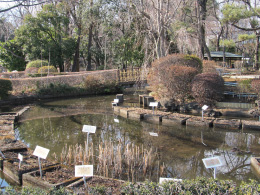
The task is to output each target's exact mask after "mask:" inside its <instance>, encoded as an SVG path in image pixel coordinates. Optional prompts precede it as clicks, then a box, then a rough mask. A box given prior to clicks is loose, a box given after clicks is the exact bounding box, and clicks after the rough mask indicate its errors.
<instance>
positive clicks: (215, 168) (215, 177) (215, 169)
mask: <svg viewBox="0 0 260 195" xmlns="http://www.w3.org/2000/svg"><path fill="white" fill-rule="evenodd" d="M216 169H217V168H216V167H214V179H216Z"/></svg>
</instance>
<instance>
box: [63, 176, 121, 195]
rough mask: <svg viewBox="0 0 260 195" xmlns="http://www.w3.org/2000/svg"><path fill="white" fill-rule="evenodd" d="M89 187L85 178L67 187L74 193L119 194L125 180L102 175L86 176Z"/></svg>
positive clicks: (79, 194)
mask: <svg viewBox="0 0 260 195" xmlns="http://www.w3.org/2000/svg"><path fill="white" fill-rule="evenodd" d="M86 182H87V188H86V187H85V184H84V180H83V178H82V179H80V180H79V181H77V182H75V183H72V184H70V185H69V186H68V187H67V188H68V189H69V190H71V191H73V192H74V194H78V195H81V194H82V195H83V194H88V193H91V194H113V195H119V194H122V193H121V187H122V185H123V184H124V183H125V181H122V180H117V179H110V178H105V177H101V176H93V177H89V178H86Z"/></svg>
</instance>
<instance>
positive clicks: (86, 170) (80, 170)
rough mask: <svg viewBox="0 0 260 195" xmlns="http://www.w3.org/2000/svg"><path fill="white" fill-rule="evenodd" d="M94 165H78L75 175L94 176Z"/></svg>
mask: <svg viewBox="0 0 260 195" xmlns="http://www.w3.org/2000/svg"><path fill="white" fill-rule="evenodd" d="M92 176H93V165H76V166H75V177H92Z"/></svg>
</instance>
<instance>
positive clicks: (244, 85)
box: [237, 79, 252, 93]
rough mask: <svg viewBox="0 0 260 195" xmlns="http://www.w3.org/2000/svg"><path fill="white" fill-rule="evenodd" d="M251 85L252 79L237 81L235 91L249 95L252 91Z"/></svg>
mask: <svg viewBox="0 0 260 195" xmlns="http://www.w3.org/2000/svg"><path fill="white" fill-rule="evenodd" d="M251 83H252V79H246V80H240V81H238V83H237V84H238V85H237V89H238V91H239V92H240V93H245V92H246V93H250V92H251V91H252V89H251Z"/></svg>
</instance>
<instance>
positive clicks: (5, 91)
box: [0, 79, 13, 99]
mask: <svg viewBox="0 0 260 195" xmlns="http://www.w3.org/2000/svg"><path fill="white" fill-rule="evenodd" d="M12 89H13V87H12V82H11V81H10V80H9V79H0V99H5V98H7V97H8V95H9V92H10V91H12Z"/></svg>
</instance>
